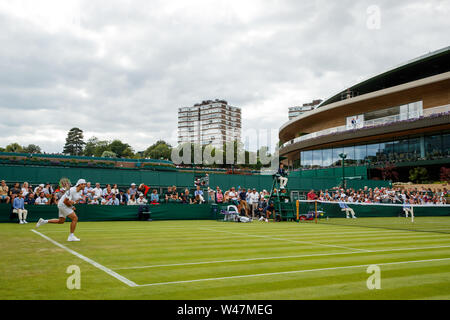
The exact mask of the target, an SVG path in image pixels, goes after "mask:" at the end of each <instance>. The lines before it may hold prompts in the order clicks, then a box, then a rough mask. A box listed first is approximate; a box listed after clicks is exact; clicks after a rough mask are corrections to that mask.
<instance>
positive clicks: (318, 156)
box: [312, 150, 322, 168]
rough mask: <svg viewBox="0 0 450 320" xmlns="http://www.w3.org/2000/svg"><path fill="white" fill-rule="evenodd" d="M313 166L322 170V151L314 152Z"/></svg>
mask: <svg viewBox="0 0 450 320" xmlns="http://www.w3.org/2000/svg"><path fill="white" fill-rule="evenodd" d="M312 166H313V168H321V167H322V150H314V151H313V159H312Z"/></svg>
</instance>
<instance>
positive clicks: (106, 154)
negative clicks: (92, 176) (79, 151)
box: [102, 150, 117, 158]
mask: <svg viewBox="0 0 450 320" xmlns="http://www.w3.org/2000/svg"><path fill="white" fill-rule="evenodd" d="M102 158H117V154H115V153H114V152H112V151H108V150H107V151H104V152H103V153H102Z"/></svg>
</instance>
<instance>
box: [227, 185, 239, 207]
mask: <svg viewBox="0 0 450 320" xmlns="http://www.w3.org/2000/svg"><path fill="white" fill-rule="evenodd" d="M228 196H229V200H230V201H231V203H233V204H234V205H236V206H238V205H239V201H238V194H237V192H236V189H235V188H234V187H232V188H231V190H230V192H229V193H228Z"/></svg>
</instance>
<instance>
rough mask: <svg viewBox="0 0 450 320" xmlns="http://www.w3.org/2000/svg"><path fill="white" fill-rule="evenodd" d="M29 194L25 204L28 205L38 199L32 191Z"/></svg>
mask: <svg viewBox="0 0 450 320" xmlns="http://www.w3.org/2000/svg"><path fill="white" fill-rule="evenodd" d="M27 196H28V197H26V199H25V200H24V201H25V204H26V205H34V202H35V201H36V200H35V199H34V194H33V193H31V192H28V194H27Z"/></svg>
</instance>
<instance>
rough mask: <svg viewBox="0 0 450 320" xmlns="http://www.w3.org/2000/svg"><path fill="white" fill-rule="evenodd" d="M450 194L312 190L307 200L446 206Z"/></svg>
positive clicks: (383, 189) (415, 191)
mask: <svg viewBox="0 0 450 320" xmlns="http://www.w3.org/2000/svg"><path fill="white" fill-rule="evenodd" d="M449 197H450V193H449V191H448V190H447V188H443V189H437V190H436V191H435V192H433V191H432V190H431V189H425V188H422V189H418V188H414V189H409V190H408V189H407V190H405V189H403V188H399V187H394V188H392V189H391V188H373V189H372V188H368V187H364V189H359V190H355V189H345V190H344V189H342V188H334V189H332V190H320V191H318V192H317V193H316V192H315V191H314V190H311V191H310V192H309V193H308V195H307V200H319V201H330V202H339V201H341V202H348V203H375V204H376V203H382V204H404V203H410V204H415V205H444V204H447V203H448V201H449V200H448V198H449Z"/></svg>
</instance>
